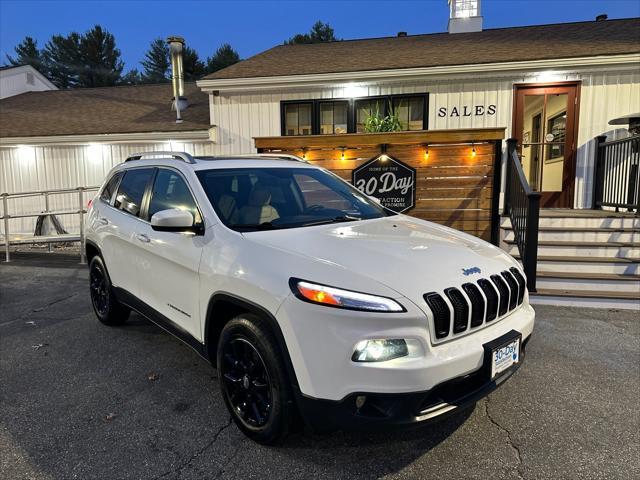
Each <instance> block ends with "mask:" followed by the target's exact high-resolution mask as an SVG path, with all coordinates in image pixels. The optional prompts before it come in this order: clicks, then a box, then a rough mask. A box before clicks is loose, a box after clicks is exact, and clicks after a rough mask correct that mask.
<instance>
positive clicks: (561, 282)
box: [500, 209, 640, 310]
mask: <svg viewBox="0 0 640 480" xmlns="http://www.w3.org/2000/svg"><path fill="white" fill-rule="evenodd" d="M500 226H501V246H502V248H503V249H504V250H506V251H507V252H508V253H510V254H511V255H512V256H513V257H514V258H516V259H518V260H521V259H520V252H519V251H518V248H517V246H516V243H515V237H514V231H513V228H512V226H511V221H510V219H509V218H506V217H503V218H502V219H501V222H500ZM536 286H537V290H538V291H537V292H535V293H532V294H531V297H530V298H531V302H532V303H534V304H551V305H573V306H588V307H597V308H625V309H636V310H640V218H638V217H636V216H635V215H633V214H628V213H626V212H624V213H622V212H621V213H616V212H605V211H593V210H547V209H543V210H541V211H540V228H539V229H538V265H537V280H536Z"/></svg>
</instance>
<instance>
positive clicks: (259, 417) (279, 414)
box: [216, 313, 297, 445]
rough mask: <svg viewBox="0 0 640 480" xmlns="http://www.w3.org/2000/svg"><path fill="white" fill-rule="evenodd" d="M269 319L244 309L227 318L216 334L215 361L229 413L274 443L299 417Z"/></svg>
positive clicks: (265, 441) (256, 437)
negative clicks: (217, 334) (217, 336)
mask: <svg viewBox="0 0 640 480" xmlns="http://www.w3.org/2000/svg"><path fill="white" fill-rule="evenodd" d="M272 328H273V327H272V325H271V324H269V322H268V321H267V320H265V319H264V318H263V317H260V316H258V315H255V314H253V313H243V314H240V315H238V316H237V317H235V318H234V319H232V320H230V321H228V322H227V323H226V324H225V325H224V327H223V328H222V331H221V332H220V337H219V338H218V346H217V351H216V366H217V369H218V381H219V382H220V390H221V393H222V398H223V400H224V403H225V405H226V406H227V409H228V410H229V412H230V413H231V418H232V419H233V421H234V422H235V424H236V425H237V426H238V428H239V429H240V430H241V431H242V432H243V433H244V434H245V435H246V436H247V437H249V438H251V439H252V440H254V441H256V442H258V443H262V444H265V445H273V444H274V443H278V442H279V441H280V440H281V439H282V438H284V437H285V436H286V435H287V434H288V432H289V431H290V429H291V428H292V427H294V419H296V418H297V411H296V406H295V403H294V398H293V390H292V387H291V381H290V379H289V375H288V374H287V367H286V366H285V362H286V360H285V358H286V351H283V350H282V349H281V348H280V344H279V343H278V341H277V339H276V335H275V333H274V331H273V330H272Z"/></svg>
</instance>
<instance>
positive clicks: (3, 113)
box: [0, 83, 209, 138]
mask: <svg viewBox="0 0 640 480" xmlns="http://www.w3.org/2000/svg"><path fill="white" fill-rule="evenodd" d="M185 95H186V97H187V99H188V101H189V107H188V108H187V109H186V110H184V111H183V112H182V117H183V120H184V121H183V123H176V114H175V112H174V111H172V110H171V98H172V96H173V95H172V90H171V84H170V83H164V84H157V85H139V86H122V87H105V88H82V89H75V90H53V91H45V92H29V93H23V94H22V95H16V96H14V97H9V98H5V99H2V100H1V101H0V137H3V138H6V137H34V136H54V135H94V134H110V133H111V134H113V133H144V132H176V131H190V130H206V129H207V128H209V103H208V97H207V94H205V93H203V92H202V91H201V90H200V89H199V88H198V87H196V85H195V83H187V84H185Z"/></svg>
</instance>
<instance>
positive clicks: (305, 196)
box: [197, 167, 395, 231]
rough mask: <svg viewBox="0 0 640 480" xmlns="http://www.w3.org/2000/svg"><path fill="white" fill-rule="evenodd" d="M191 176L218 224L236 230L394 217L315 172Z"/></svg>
mask: <svg viewBox="0 0 640 480" xmlns="http://www.w3.org/2000/svg"><path fill="white" fill-rule="evenodd" d="M197 175H198V178H199V179H200V183H201V184H202V187H203V188H204V190H205V192H206V194H207V196H208V197H209V201H210V202H211V205H213V208H214V209H215V211H216V213H217V214H218V216H219V217H220V219H221V220H222V221H223V222H224V224H225V225H227V226H228V227H229V228H232V229H234V230H238V231H254V230H269V229H276V228H278V229H280V228H294V227H305V226H311V225H321V224H324V223H337V222H349V221H355V220H364V219H370V218H380V217H385V216H388V215H395V213H394V212H392V211H390V210H386V209H385V208H383V207H381V206H380V205H378V204H377V203H376V202H374V201H372V200H370V199H369V198H367V197H366V196H365V195H363V194H362V193H360V192H359V191H358V190H357V189H355V188H354V187H352V186H351V185H350V184H348V183H347V182H344V181H342V180H341V179H340V178H338V177H336V176H335V175H333V174H331V173H329V172H327V171H325V170H321V169H319V168H268V167H266V168H234V169H213V170H200V171H198V172H197Z"/></svg>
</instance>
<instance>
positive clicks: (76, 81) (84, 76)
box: [7, 25, 124, 88]
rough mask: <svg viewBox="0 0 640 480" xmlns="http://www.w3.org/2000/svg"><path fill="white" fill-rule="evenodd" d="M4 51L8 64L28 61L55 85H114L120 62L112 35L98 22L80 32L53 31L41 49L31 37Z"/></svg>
mask: <svg viewBox="0 0 640 480" xmlns="http://www.w3.org/2000/svg"><path fill="white" fill-rule="evenodd" d="M14 50H15V52H16V56H15V57H12V56H10V55H7V60H8V61H9V63H10V64H11V65H23V64H26V65H32V66H33V67H35V68H36V69H37V70H38V71H39V72H40V73H42V74H43V75H45V76H46V77H47V78H49V80H51V81H52V82H53V83H54V84H55V85H56V86H57V87H59V88H72V87H107V86H111V85H117V84H118V83H119V82H120V79H121V76H122V70H123V68H124V63H123V62H122V60H121V59H120V50H118V49H117V48H116V41H115V38H114V36H113V35H112V34H111V33H109V32H108V31H107V30H105V29H104V28H103V27H101V26H100V25H96V26H95V27H93V28H92V29H91V30H88V31H87V32H85V33H83V34H79V33H77V32H71V33H69V34H68V35H66V36H65V35H53V36H52V37H51V39H49V41H48V42H47V43H46V44H45V46H44V48H43V49H41V50H40V49H38V44H37V43H36V41H35V40H34V39H33V38H31V37H25V39H24V40H23V41H22V42H20V44H18V46H16V47H15V49H14Z"/></svg>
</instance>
